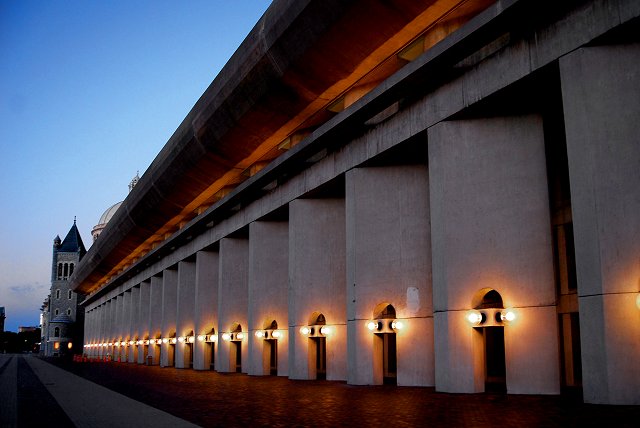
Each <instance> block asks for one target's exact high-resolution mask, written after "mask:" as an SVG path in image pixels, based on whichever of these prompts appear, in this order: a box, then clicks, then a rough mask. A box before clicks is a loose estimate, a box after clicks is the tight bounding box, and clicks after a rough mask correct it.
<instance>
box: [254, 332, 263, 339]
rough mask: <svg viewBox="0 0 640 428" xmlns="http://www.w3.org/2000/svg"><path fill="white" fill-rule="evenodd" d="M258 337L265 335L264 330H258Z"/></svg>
mask: <svg viewBox="0 0 640 428" xmlns="http://www.w3.org/2000/svg"><path fill="white" fill-rule="evenodd" d="M256 337H257V338H258V339H261V338H263V337H264V332H263V331H262V330H258V331H256Z"/></svg>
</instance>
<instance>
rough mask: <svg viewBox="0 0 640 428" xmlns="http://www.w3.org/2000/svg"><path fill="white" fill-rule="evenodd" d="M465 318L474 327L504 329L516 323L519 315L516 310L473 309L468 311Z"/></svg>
mask: <svg viewBox="0 0 640 428" xmlns="http://www.w3.org/2000/svg"><path fill="white" fill-rule="evenodd" d="M465 318H466V319H467V321H468V322H469V324H471V326H472V327H504V326H505V325H507V324H509V323H511V322H513V321H515V320H516V319H517V318H518V313H517V312H516V311H515V310H514V309H502V308H485V309H478V310H476V309H472V310H470V311H467V313H466V314H465Z"/></svg>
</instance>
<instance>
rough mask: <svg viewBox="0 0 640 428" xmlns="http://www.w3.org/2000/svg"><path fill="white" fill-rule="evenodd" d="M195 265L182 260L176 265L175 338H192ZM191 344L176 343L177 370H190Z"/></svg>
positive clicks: (185, 342) (192, 262)
mask: <svg viewBox="0 0 640 428" xmlns="http://www.w3.org/2000/svg"><path fill="white" fill-rule="evenodd" d="M195 291H196V263H195V260H193V261H186V260H183V261H181V262H180V263H178V296H177V311H176V336H178V337H186V336H187V335H190V336H193V333H194V328H195V302H196V300H195ZM192 349H193V344H190V343H188V342H187V341H184V342H182V341H178V343H176V361H175V366H176V368H177V369H184V368H190V365H191V363H190V362H191V361H192V358H193V356H192V355H190V354H191V352H192Z"/></svg>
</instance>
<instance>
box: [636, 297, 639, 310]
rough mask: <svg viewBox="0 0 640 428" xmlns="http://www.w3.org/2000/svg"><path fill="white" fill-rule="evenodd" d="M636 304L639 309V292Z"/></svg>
mask: <svg viewBox="0 0 640 428" xmlns="http://www.w3.org/2000/svg"><path fill="white" fill-rule="evenodd" d="M636 306H637V307H638V309H640V294H638V297H636Z"/></svg>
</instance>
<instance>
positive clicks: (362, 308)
mask: <svg viewBox="0 0 640 428" xmlns="http://www.w3.org/2000/svg"><path fill="white" fill-rule="evenodd" d="M425 162H426V159H425ZM346 222H347V223H346V224H347V229H346V230H347V236H346V243H347V282H346V284H347V314H348V316H347V318H348V332H349V344H348V345H349V360H348V367H349V371H348V372H349V378H348V382H349V383H350V384H360V385H362V384H365V385H372V384H382V381H383V355H382V353H383V350H382V348H381V343H382V337H381V336H376V335H375V334H373V333H372V332H371V331H370V330H369V329H368V328H367V324H368V322H369V321H370V320H371V319H372V317H374V309H375V308H376V307H378V306H380V305H383V304H384V305H387V304H391V305H392V306H393V307H394V308H395V310H396V318H397V319H399V320H401V322H402V323H403V328H402V329H401V330H397V332H396V334H395V336H396V337H395V338H396V355H397V383H398V385H416V386H432V385H433V384H434V354H433V304H432V288H431V242H430V223H429V173H428V170H427V167H426V165H411V166H387V167H378V168H356V169H353V170H351V171H349V172H348V173H347V176H346ZM389 321H391V320H389ZM378 341H380V343H379V344H378ZM376 345H380V346H376ZM374 349H375V352H374Z"/></svg>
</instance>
